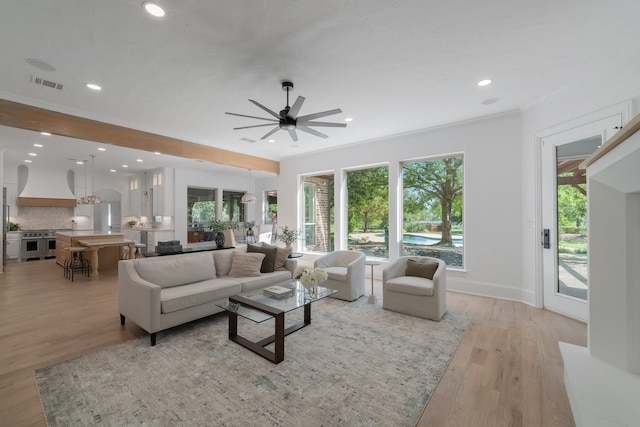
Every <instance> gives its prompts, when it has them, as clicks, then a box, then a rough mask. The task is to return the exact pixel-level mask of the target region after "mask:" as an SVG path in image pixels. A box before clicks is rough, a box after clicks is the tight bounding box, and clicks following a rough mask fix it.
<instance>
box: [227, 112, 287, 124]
mask: <svg viewBox="0 0 640 427" xmlns="http://www.w3.org/2000/svg"><path fill="white" fill-rule="evenodd" d="M225 114H229V115H232V116H238V117H248V118H250V119H258V120H268V121H270V122H277V121H278V120H276V119H269V118H266V117H256V116H247V115H246V114H238V113H225Z"/></svg>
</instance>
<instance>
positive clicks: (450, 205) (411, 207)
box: [402, 156, 464, 267]
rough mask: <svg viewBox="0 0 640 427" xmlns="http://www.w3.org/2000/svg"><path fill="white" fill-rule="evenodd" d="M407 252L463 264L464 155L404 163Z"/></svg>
mask: <svg viewBox="0 0 640 427" xmlns="http://www.w3.org/2000/svg"><path fill="white" fill-rule="evenodd" d="M402 179H403V237H402V242H403V244H402V247H403V254H405V255H422V256H432V257H436V258H440V259H442V260H444V261H445V262H446V263H447V265H448V266H459V267H462V266H463V248H464V246H463V229H462V218H463V205H462V189H463V157H462V156H452V157H446V158H440V159H430V160H421V161H415V162H407V163H404V164H403V166H402Z"/></svg>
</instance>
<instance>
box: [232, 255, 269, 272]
mask: <svg viewBox="0 0 640 427" xmlns="http://www.w3.org/2000/svg"><path fill="white" fill-rule="evenodd" d="M263 259H264V254H256V253H241V252H234V253H233V255H232V256H231V270H229V277H260V266H261V265H262V260H263Z"/></svg>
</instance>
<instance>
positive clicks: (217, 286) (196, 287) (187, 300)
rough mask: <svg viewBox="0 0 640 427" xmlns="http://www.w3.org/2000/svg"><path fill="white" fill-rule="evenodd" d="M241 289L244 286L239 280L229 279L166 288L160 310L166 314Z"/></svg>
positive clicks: (163, 291)
mask: <svg viewBox="0 0 640 427" xmlns="http://www.w3.org/2000/svg"><path fill="white" fill-rule="evenodd" d="M241 289H242V286H241V285H240V283H239V282H236V281H233V280H228V279H210V280H204V281H202V282H197V283H190V284H188V285H183V286H174V287H171V288H165V289H162V290H161V291H160V310H161V312H162V313H163V314H164V313H171V312H173V311H178V310H182V309H185V308H189V307H193V306H196V305H200V304H206V303H209V302H213V301H217V300H219V299H222V298H226V297H229V296H232V295H237V294H239V293H240V292H241Z"/></svg>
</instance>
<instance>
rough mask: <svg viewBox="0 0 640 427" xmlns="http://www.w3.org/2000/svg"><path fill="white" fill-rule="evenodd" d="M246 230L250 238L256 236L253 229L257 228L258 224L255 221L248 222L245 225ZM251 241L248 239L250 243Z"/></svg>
mask: <svg viewBox="0 0 640 427" xmlns="http://www.w3.org/2000/svg"><path fill="white" fill-rule="evenodd" d="M244 226H245V228H246V229H247V237H249V236H254V232H253V227H255V226H256V222H255V221H246V222H245V223H244ZM248 240H249V239H247V241H248Z"/></svg>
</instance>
